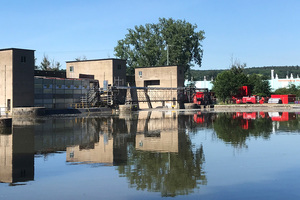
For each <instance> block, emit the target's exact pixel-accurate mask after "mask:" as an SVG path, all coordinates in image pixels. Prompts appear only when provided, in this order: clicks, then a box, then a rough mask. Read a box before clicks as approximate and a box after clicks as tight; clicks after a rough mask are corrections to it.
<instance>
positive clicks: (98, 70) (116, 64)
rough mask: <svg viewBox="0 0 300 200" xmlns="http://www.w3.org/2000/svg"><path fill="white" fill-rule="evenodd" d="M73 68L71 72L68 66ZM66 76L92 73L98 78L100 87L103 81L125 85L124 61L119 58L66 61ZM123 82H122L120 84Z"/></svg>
mask: <svg viewBox="0 0 300 200" xmlns="http://www.w3.org/2000/svg"><path fill="white" fill-rule="evenodd" d="M71 67H72V68H73V72H72V71H71V70H70V68H71ZM66 72H67V78H79V74H88V75H94V78H95V79H96V80H99V84H100V87H103V81H104V80H107V81H108V84H111V85H117V83H116V82H115V80H119V81H118V82H119V84H120V85H122V86H124V85H126V61H125V60H120V59H102V60H83V61H68V62H67V66H66ZM121 83H123V84H121Z"/></svg>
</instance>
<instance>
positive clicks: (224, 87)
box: [213, 62, 249, 102]
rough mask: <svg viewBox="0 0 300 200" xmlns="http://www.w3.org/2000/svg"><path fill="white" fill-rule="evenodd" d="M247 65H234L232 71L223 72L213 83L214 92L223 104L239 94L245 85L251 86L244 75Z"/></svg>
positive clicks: (237, 63)
mask: <svg viewBox="0 0 300 200" xmlns="http://www.w3.org/2000/svg"><path fill="white" fill-rule="evenodd" d="M245 66H246V64H239V62H236V63H233V64H232V66H231V69H230V70H227V71H223V72H221V73H219V74H218V75H217V78H216V79H215V81H213V91H214V92H215V94H216V96H217V97H218V98H219V100H221V101H222V102H225V101H226V100H228V99H231V98H232V96H233V95H237V94H238V93H239V89H240V87H241V86H243V85H248V84H249V79H248V77H247V75H246V74H245V73H244V68H245Z"/></svg>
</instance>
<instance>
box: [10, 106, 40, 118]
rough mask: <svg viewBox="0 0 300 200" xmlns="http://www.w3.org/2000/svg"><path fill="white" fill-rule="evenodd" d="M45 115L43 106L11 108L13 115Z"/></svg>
mask: <svg viewBox="0 0 300 200" xmlns="http://www.w3.org/2000/svg"><path fill="white" fill-rule="evenodd" d="M43 115H45V108H44V107H20V108H13V111H12V116H13V117H27V116H28V117H36V116H43Z"/></svg>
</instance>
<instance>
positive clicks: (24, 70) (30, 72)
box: [0, 48, 34, 111]
mask: <svg viewBox="0 0 300 200" xmlns="http://www.w3.org/2000/svg"><path fill="white" fill-rule="evenodd" d="M0 93H1V96H0V108H5V109H7V110H8V111H10V110H11V109H12V108H16V107H33V106H34V50H28V49H17V48H10V49H0Z"/></svg>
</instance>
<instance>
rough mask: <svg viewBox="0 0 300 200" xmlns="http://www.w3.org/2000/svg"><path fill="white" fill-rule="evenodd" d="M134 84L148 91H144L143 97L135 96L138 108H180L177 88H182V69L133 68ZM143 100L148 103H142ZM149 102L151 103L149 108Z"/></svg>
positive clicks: (172, 67)
mask: <svg viewBox="0 0 300 200" xmlns="http://www.w3.org/2000/svg"><path fill="white" fill-rule="evenodd" d="M135 83H136V87H146V88H148V90H145V91H144V94H143V95H141V94H139V95H137V96H138V102H139V108H149V107H153V108H156V107H160V106H162V107H169V108H171V107H172V108H174V107H176V108H180V105H179V103H178V101H179V99H178V96H179V90H178V88H182V87H184V71H183V67H181V66H161V67H139V68H135ZM151 88H153V89H151ZM163 88H164V89H163ZM158 96H159V97H158ZM157 97H158V98H157ZM144 99H146V100H148V101H144ZM149 102H151V106H150V105H149Z"/></svg>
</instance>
